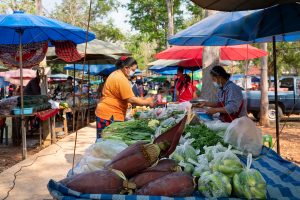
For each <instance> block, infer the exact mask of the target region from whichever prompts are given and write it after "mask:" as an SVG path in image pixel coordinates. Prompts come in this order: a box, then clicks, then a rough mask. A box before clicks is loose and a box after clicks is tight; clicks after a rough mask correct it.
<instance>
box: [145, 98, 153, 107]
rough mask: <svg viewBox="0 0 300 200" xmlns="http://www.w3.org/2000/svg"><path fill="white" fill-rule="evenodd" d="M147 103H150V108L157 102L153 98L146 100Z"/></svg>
mask: <svg viewBox="0 0 300 200" xmlns="http://www.w3.org/2000/svg"><path fill="white" fill-rule="evenodd" d="M146 101H147V102H148V106H150V107H154V106H155V102H154V99H153V97H148V98H146Z"/></svg>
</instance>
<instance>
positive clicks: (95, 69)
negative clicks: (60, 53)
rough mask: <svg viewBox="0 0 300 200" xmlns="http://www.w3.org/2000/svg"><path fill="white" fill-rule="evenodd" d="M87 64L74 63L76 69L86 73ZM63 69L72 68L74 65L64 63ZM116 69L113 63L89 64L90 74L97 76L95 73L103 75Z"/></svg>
mask: <svg viewBox="0 0 300 200" xmlns="http://www.w3.org/2000/svg"><path fill="white" fill-rule="evenodd" d="M88 67H89V65H85V66H84V67H83V65H81V64H75V70H76V71H84V72H85V73H88ZM64 70H74V65H66V66H65V67H64ZM115 70H116V67H115V65H112V64H98V65H90V74H91V75H94V76H97V75H104V76H108V75H109V74H110V73H112V72H113V71H115Z"/></svg>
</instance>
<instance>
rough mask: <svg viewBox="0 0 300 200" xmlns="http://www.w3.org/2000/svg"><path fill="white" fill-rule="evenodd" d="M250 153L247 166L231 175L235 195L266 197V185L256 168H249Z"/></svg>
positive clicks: (251, 197)
mask: <svg viewBox="0 0 300 200" xmlns="http://www.w3.org/2000/svg"><path fill="white" fill-rule="evenodd" d="M251 163H252V155H251V154H249V155H248V158H247V168H246V169H245V170H243V171H242V172H241V173H240V174H236V175H234V177H233V190H234V193H235V194H236V196H238V197H242V198H246V199H266V198H267V185H266V181H265V179H264V178H263V176H262V175H261V174H260V172H259V171H257V170H256V169H250V166H251Z"/></svg>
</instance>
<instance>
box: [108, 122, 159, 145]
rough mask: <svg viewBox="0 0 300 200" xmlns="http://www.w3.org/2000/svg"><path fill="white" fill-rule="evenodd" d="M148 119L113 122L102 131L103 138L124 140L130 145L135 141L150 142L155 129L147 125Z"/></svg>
mask: <svg viewBox="0 0 300 200" xmlns="http://www.w3.org/2000/svg"><path fill="white" fill-rule="evenodd" d="M148 121H149V120H145V119H144V120H133V121H125V122H114V123H112V124H111V125H109V126H108V127H106V128H105V129H104V130H103V131H102V137H103V138H105V139H114V140H121V141H124V142H125V143H126V144H128V145H130V144H133V143H135V142H137V141H146V142H150V141H151V137H152V136H153V135H154V133H155V130H153V128H152V127H148V126H147V125H148Z"/></svg>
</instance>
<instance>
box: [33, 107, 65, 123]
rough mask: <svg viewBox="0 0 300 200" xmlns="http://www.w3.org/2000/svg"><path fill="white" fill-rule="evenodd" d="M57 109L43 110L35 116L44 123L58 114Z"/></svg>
mask: <svg viewBox="0 0 300 200" xmlns="http://www.w3.org/2000/svg"><path fill="white" fill-rule="evenodd" d="M58 111H59V110H58V109H50V110H44V111H41V112H37V113H36V116H37V117H38V118H39V119H40V120H42V121H45V120H46V119H48V118H50V117H53V116H54V115H56V114H57V113H58Z"/></svg>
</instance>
